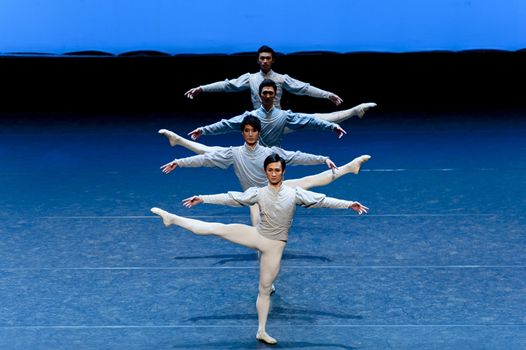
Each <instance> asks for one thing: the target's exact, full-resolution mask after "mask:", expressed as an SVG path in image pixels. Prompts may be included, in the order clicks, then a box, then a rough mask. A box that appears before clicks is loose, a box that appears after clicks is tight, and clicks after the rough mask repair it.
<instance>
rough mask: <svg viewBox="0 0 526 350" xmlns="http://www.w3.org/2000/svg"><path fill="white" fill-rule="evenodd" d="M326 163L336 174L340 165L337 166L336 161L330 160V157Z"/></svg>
mask: <svg viewBox="0 0 526 350" xmlns="http://www.w3.org/2000/svg"><path fill="white" fill-rule="evenodd" d="M325 164H327V166H328V167H329V169H331V170H332V173H333V174H335V173H336V170H338V167H337V166H336V164H334V162H333V161H332V160H330V159H329V158H327V160H326V161H325Z"/></svg>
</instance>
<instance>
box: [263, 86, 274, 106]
mask: <svg viewBox="0 0 526 350" xmlns="http://www.w3.org/2000/svg"><path fill="white" fill-rule="evenodd" d="M275 96H276V91H274V88H273V87H272V86H265V87H263V89H261V94H260V95H259V97H260V98H261V103H262V104H263V106H264V107H269V106H272V105H273V104H274V97H275Z"/></svg>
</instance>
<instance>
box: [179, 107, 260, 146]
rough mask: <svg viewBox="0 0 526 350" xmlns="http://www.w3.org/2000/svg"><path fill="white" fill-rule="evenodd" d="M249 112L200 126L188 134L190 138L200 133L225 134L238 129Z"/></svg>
mask: <svg viewBox="0 0 526 350" xmlns="http://www.w3.org/2000/svg"><path fill="white" fill-rule="evenodd" d="M249 114H250V112H245V113H243V114H241V115H238V116H235V117H233V118H230V119H221V120H220V121H218V122H216V123H213V124H210V125H206V126H200V127H198V128H197V129H194V130H192V131H190V132H189V133H188V135H189V136H190V137H191V138H192V140H197V139H198V138H199V137H201V135H217V134H225V133H227V132H233V131H239V128H240V127H241V123H242V122H243V119H244V118H245V117H246V116H247V115H249Z"/></svg>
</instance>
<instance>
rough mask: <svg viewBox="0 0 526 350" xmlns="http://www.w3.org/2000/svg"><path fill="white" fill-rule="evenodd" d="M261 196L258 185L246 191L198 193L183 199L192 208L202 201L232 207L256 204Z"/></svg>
mask: <svg viewBox="0 0 526 350" xmlns="http://www.w3.org/2000/svg"><path fill="white" fill-rule="evenodd" d="M258 198H259V191H258V188H257V187H250V188H249V189H247V190H246V191H245V192H235V191H232V192H228V193H220V194H210V195H197V196H192V197H189V198H186V199H183V205H184V206H185V207H187V208H191V207H193V206H196V205H198V204H201V203H207V204H219V205H228V206H231V207H242V206H250V205H253V204H256V203H257V202H258Z"/></svg>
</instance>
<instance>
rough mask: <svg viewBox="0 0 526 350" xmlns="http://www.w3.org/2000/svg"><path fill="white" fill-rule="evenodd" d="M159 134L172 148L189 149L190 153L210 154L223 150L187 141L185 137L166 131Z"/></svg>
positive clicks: (163, 130)
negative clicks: (164, 137)
mask: <svg viewBox="0 0 526 350" xmlns="http://www.w3.org/2000/svg"><path fill="white" fill-rule="evenodd" d="M159 134H161V135H164V136H166V138H167V139H168V141H169V142H170V146H172V147H175V146H177V145H179V146H182V147H184V148H187V149H189V150H190V151H192V152H194V153H196V154H203V153H209V152H214V151H216V150H218V149H221V147H217V146H207V145H203V144H202V143H199V142H195V141H192V140H188V139H185V138H184V137H182V136H179V135H177V134H176V133H175V132H173V131H170V130H166V129H161V130H159Z"/></svg>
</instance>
